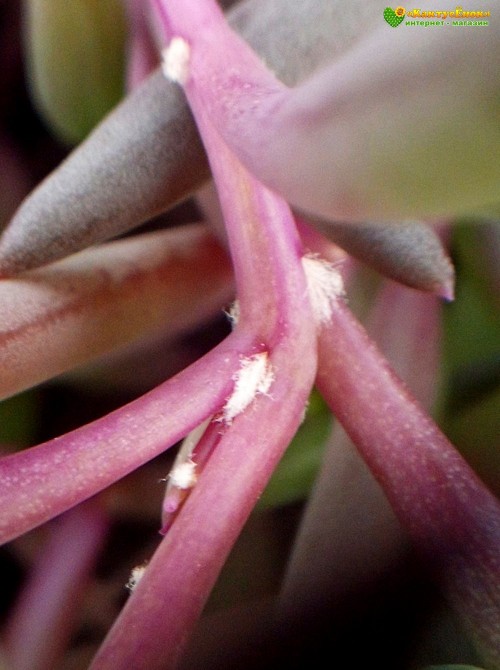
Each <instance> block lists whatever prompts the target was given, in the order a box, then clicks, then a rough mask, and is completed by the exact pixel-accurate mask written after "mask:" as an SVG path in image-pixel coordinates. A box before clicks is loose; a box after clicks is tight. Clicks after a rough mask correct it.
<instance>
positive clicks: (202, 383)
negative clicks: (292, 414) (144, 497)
mask: <svg viewBox="0 0 500 670" xmlns="http://www.w3.org/2000/svg"><path fill="white" fill-rule="evenodd" d="M256 344H257V343H256V342H255V341H254V340H253V338H252V336H250V335H246V334H244V333H233V334H232V335H230V336H229V337H228V338H227V339H226V340H225V341H224V342H222V343H221V344H220V345H218V346H217V347H216V348H215V349H213V350H212V351H211V352H210V353H208V354H207V355H206V356H204V357H203V358H201V359H200V360H198V361H197V362H196V363H194V364H193V365H191V366H189V367H188V368H186V369H185V370H183V371H182V372H181V373H179V374H178V375H176V376H174V377H173V378H172V379H169V380H168V381H166V382H164V383H163V384H162V385H161V386H159V387H158V388H156V389H154V390H153V391H150V392H149V393H147V394H145V395H144V396H142V397H141V398H139V399H138V400H135V401H133V402H131V403H129V404H128V405H125V406H124V407H122V408H120V409H118V410H116V411H115V412H112V413H111V414H109V415H108V416H105V417H103V418H102V419H98V420H97V421H94V422H93V423H91V424H88V425H87V426H84V427H82V428H79V429H77V430H75V431H72V432H71V433H67V434H66V435H64V436H63V437H59V438H56V439H55V440H50V441H49V442H45V443H44V444H41V445H39V446H37V447H33V448H32V449H27V450H25V451H22V452H19V453H16V454H12V455H11V456H7V457H5V458H3V459H1V460H0V507H1V508H2V510H3V511H2V517H1V519H0V538H1V541H2V542H7V541H8V540H10V539H12V538H14V537H17V536H18V535H21V534H22V533H25V532H27V531H28V530H30V529H31V528H34V527H35V526H38V525H39V524H41V523H44V522H45V521H47V520H48V519H50V518H52V517H54V516H56V515H57V514H60V513H61V512H63V511H65V510H67V509H69V508H70V507H73V506H74V505H76V504H78V503H79V502H82V501H83V500H85V499H86V498H89V497H90V496H92V495H94V494H95V493H97V492H98V491H101V490H102V489H104V488H106V487H107V486H109V485H110V484H112V483H113V482H115V481H117V480H118V479H120V478H121V477H123V476H125V475H126V474H128V473H129V472H131V471H132V470H135V469H136V468H138V467H139V466H140V465H142V464H143V463H145V462H146V461H148V460H150V459H152V458H154V456H156V455H158V454H159V453H161V452H162V451H164V450H165V449H168V448H169V447H170V446H172V445H173V444H175V443H176V442H177V441H178V440H180V439H181V438H182V437H184V435H186V434H187V433H188V432H189V431H190V430H192V429H193V428H195V427H196V426H197V425H198V424H200V423H201V422H202V421H204V420H205V419H206V418H207V417H208V416H210V415H212V414H214V413H215V412H217V411H218V410H219V409H220V407H221V406H222V404H223V403H224V401H225V399H226V398H227V397H228V395H229V394H230V393H231V390H232V386H233V382H232V376H233V374H234V372H235V371H236V370H237V369H238V368H239V365H240V358H241V356H242V355H243V354H247V355H248V352H250V351H252V350H253V348H254V346H255V345H256Z"/></svg>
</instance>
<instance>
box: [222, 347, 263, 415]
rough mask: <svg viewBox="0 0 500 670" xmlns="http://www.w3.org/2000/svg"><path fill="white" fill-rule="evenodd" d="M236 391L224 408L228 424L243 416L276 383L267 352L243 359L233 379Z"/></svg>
mask: <svg viewBox="0 0 500 670" xmlns="http://www.w3.org/2000/svg"><path fill="white" fill-rule="evenodd" d="M233 379H234V382H235V384H234V390H233V393H232V395H231V396H230V397H229V398H228V400H227V401H226V404H225V405H224V408H223V410H222V411H223V419H224V421H225V422H226V423H231V422H232V420H233V419H234V418H235V417H236V416H238V414H241V412H243V411H244V410H245V409H246V408H247V407H248V405H250V403H251V402H252V401H253V400H254V399H255V397H256V396H257V395H259V394H262V395H264V394H266V393H267V392H268V391H269V389H270V388H271V384H272V383H273V381H274V372H273V369H272V366H271V363H270V362H269V356H268V354H267V352H265V351H263V352H261V353H260V354H255V355H254V356H250V358H242V359H241V366H240V369H239V370H238V372H237V373H236V374H235V376H234V377H233Z"/></svg>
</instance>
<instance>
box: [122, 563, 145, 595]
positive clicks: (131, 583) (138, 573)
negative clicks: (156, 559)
mask: <svg viewBox="0 0 500 670" xmlns="http://www.w3.org/2000/svg"><path fill="white" fill-rule="evenodd" d="M146 568H147V564H146V563H144V564H143V565H138V566H136V567H135V568H134V569H133V570H132V572H131V573H130V577H129V580H128V582H127V583H126V584H125V587H126V588H127V589H128V590H129V591H130V593H132V592H133V590H134V589H135V588H136V586H137V584H138V583H139V582H140V581H141V579H142V578H143V577H144V573H145V572H146Z"/></svg>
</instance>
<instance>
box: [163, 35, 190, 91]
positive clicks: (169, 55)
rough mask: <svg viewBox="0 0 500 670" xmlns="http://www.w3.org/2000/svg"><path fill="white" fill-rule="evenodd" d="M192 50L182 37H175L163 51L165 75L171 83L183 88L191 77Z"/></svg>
mask: <svg viewBox="0 0 500 670" xmlns="http://www.w3.org/2000/svg"><path fill="white" fill-rule="evenodd" d="M190 54H191V49H190V47H189V44H188V43H187V42H186V40H184V39H183V38H182V37H173V38H172V40H171V41H170V44H169V45H168V47H167V48H166V49H163V51H162V60H163V62H162V70H163V74H164V75H165V77H166V78H167V79H169V80H170V81H173V82H175V83H176V84H181V86H183V85H184V84H185V83H186V82H187V80H188V77H189V57H190Z"/></svg>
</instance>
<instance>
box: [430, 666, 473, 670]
mask: <svg viewBox="0 0 500 670" xmlns="http://www.w3.org/2000/svg"><path fill="white" fill-rule="evenodd" d="M423 670H484V669H483V668H478V667H477V665H428V666H427V667H425V668H423Z"/></svg>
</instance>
